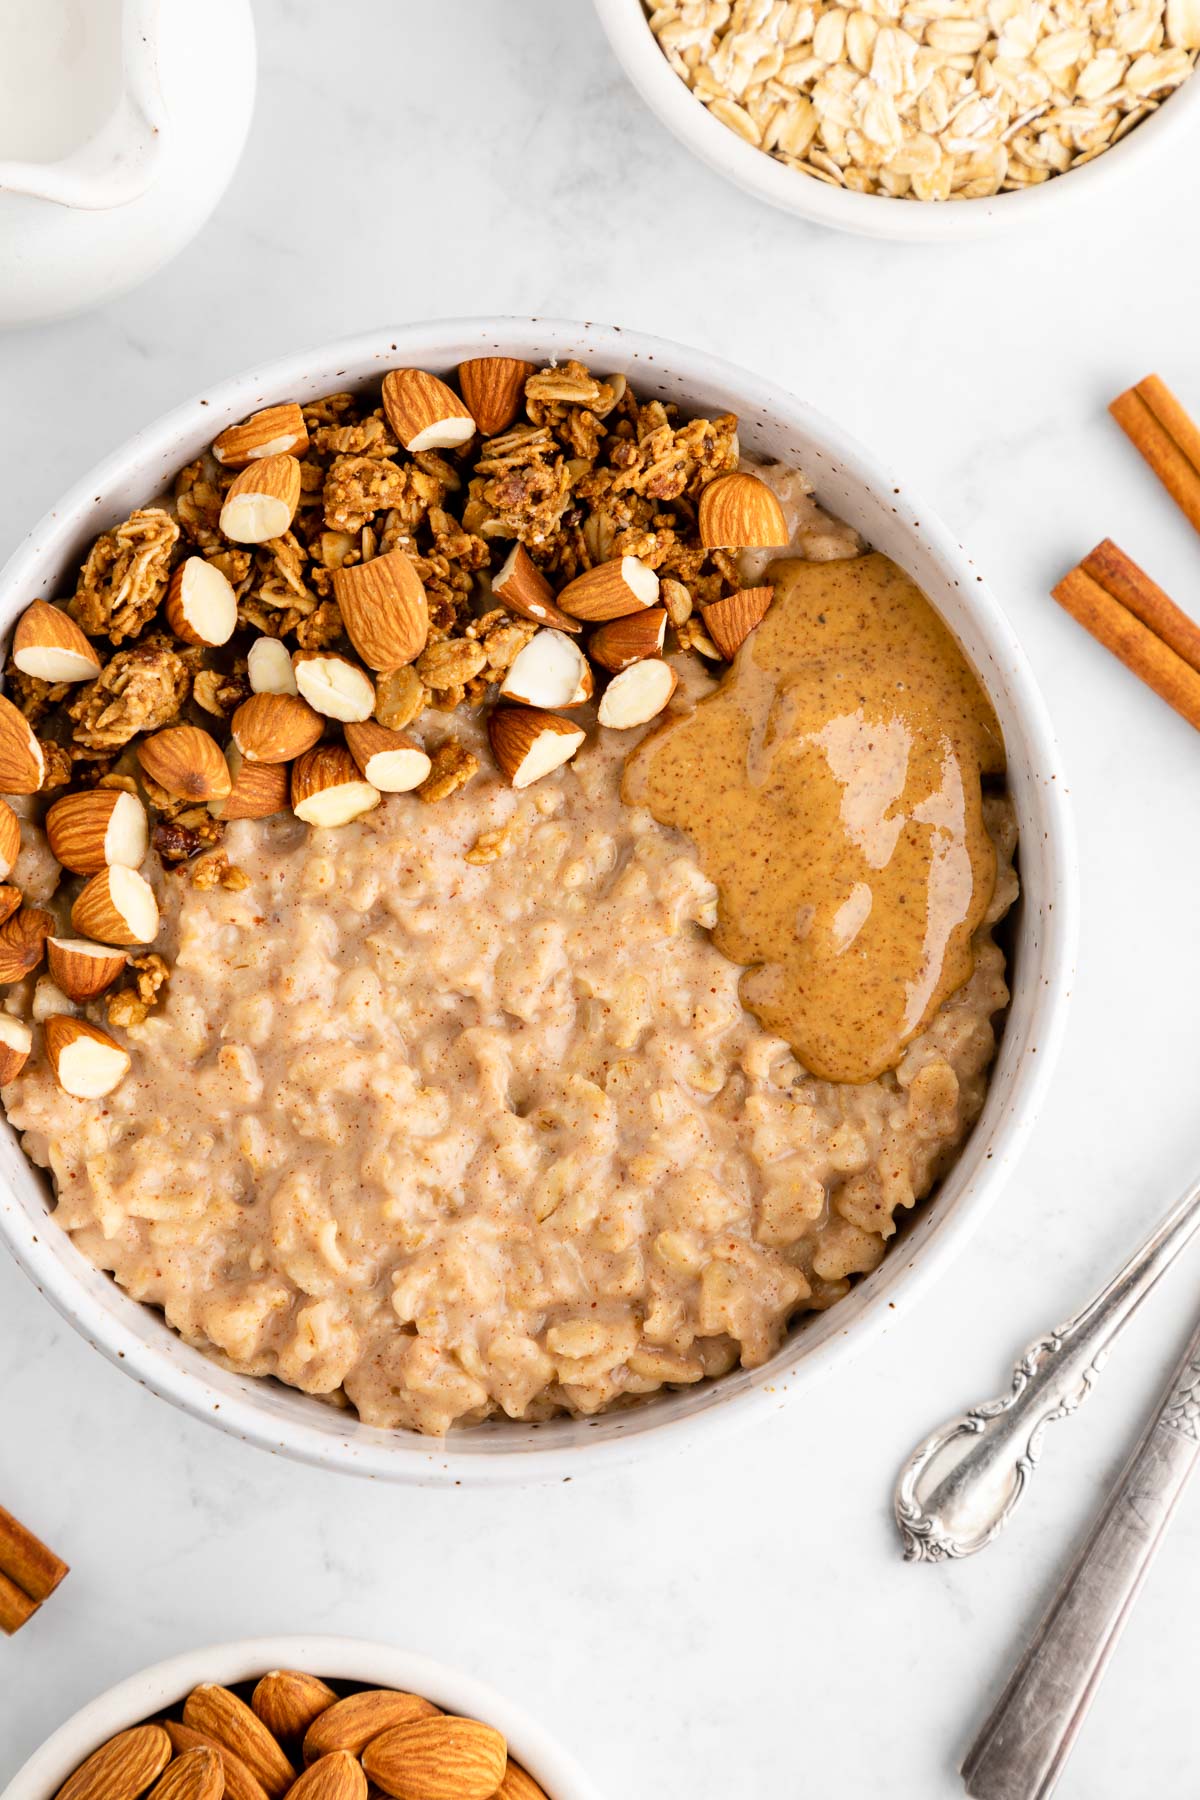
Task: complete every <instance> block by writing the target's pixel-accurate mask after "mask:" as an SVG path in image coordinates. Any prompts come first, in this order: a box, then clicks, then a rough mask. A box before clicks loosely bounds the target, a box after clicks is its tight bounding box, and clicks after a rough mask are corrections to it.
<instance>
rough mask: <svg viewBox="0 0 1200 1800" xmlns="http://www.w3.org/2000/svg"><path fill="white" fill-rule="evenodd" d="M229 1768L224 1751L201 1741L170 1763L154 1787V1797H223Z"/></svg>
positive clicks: (189, 1799) (219, 1799)
mask: <svg viewBox="0 0 1200 1800" xmlns="http://www.w3.org/2000/svg"><path fill="white" fill-rule="evenodd" d="M224 1792H225V1770H224V1769H223V1768H222V1766H221V1752H220V1751H219V1750H210V1749H208V1748H207V1746H205V1745H203V1744H200V1745H197V1747H196V1748H195V1749H194V1750H185V1751H184V1753H183V1755H182V1756H177V1757H176V1758H175V1760H174V1762H172V1763H171V1764H169V1765H168V1767H167V1769H166V1770H165V1772H164V1773H163V1774H162V1775H160V1776H159V1778H158V1780H157V1781H156V1782H155V1784H154V1786H153V1787H152V1788H151V1790H150V1800H222V1796H223V1794H224Z"/></svg>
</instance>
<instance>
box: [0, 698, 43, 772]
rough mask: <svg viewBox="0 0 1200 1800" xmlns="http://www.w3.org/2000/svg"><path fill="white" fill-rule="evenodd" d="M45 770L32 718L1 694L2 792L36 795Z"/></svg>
mask: <svg viewBox="0 0 1200 1800" xmlns="http://www.w3.org/2000/svg"><path fill="white" fill-rule="evenodd" d="M45 773H46V762H45V758H44V757H43V755H42V746H41V745H40V744H39V743H38V741H37V739H36V738H35V737H34V735H33V731H32V729H31V727H30V724H29V720H28V719H27V718H26V717H25V714H24V713H23V712H18V710H17V708H16V707H15V706H14V705H13V703H12V701H11V700H6V699H5V698H4V695H3V694H0V794H36V793H37V791H38V789H39V788H40V787H41V785H42V777H43V776H44V775H45Z"/></svg>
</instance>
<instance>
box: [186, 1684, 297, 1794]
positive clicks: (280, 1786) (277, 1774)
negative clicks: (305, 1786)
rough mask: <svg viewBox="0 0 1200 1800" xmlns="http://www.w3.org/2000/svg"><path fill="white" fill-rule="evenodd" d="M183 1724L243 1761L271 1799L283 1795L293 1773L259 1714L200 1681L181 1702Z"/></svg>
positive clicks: (227, 1692)
mask: <svg viewBox="0 0 1200 1800" xmlns="http://www.w3.org/2000/svg"><path fill="white" fill-rule="evenodd" d="M183 1722H184V1724H185V1725H190V1726H191V1728H192V1730H193V1731H203V1732H204V1733H205V1734H206V1736H208V1737H211V1738H215V1739H216V1741H217V1743H218V1744H222V1745H223V1746H224V1747H225V1749H226V1750H232V1752H233V1754H234V1755H235V1756H236V1757H237V1758H238V1759H239V1760H240V1761H241V1762H243V1763H244V1764H245V1765H246V1767H247V1768H248V1769H249V1771H250V1773H251V1774H252V1775H253V1776H254V1777H255V1778H256V1779H257V1780H258V1781H260V1782H261V1783H262V1785H263V1787H264V1788H265V1789H266V1791H267V1793H268V1794H270V1795H271V1797H272V1800H278V1797H279V1796H280V1795H283V1794H286V1793H287V1791H288V1789H289V1788H290V1787H291V1786H292V1784H293V1782H294V1781H295V1779H296V1771H295V1769H293V1767H292V1765H291V1763H290V1762H289V1761H288V1759H287V1757H286V1756H285V1755H284V1753H283V1751H282V1750H281V1749H280V1747H279V1745H278V1744H277V1743H276V1741H275V1739H274V1738H273V1737H272V1736H271V1733H270V1732H269V1731H268V1730H267V1728H266V1726H265V1725H264V1724H263V1722H262V1720H261V1719H260V1718H259V1717H258V1714H257V1713H255V1712H252V1711H251V1709H250V1707H248V1706H247V1705H246V1702H245V1701H244V1700H239V1699H238V1697H237V1695H236V1694H234V1693H231V1692H230V1690H229V1689H228V1688H226V1687H219V1686H218V1685H217V1684H216V1683H215V1682H202V1683H201V1685H200V1686H199V1687H196V1688H193V1689H192V1691H191V1693H190V1694H189V1695H188V1697H187V1699H186V1700H185V1701H184V1703H183Z"/></svg>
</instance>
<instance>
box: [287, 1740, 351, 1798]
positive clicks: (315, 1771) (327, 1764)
mask: <svg viewBox="0 0 1200 1800" xmlns="http://www.w3.org/2000/svg"><path fill="white" fill-rule="evenodd" d="M287 1800H367V1778H366V1776H365V1775H364V1774H363V1772H362V1764H361V1763H360V1762H359V1760H358V1758H357V1757H356V1756H351V1754H350V1752H349V1751H348V1750H331V1751H330V1753H329V1755H328V1756H321V1757H318V1758H317V1760H316V1762H315V1763H310V1764H309V1766H308V1768H307V1769H305V1771H304V1773H303V1775H301V1777H300V1779H299V1781H298V1782H297V1783H296V1785H295V1787H293V1788H292V1789H291V1790H290V1791H289V1793H288V1797H287Z"/></svg>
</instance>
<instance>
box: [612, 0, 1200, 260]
mask: <svg viewBox="0 0 1200 1800" xmlns="http://www.w3.org/2000/svg"><path fill="white" fill-rule="evenodd" d="M593 5H594V6H595V9H596V12H597V15H598V16H599V19H600V23H601V25H602V26H603V28H604V31H605V34H606V36H607V38H608V41H609V43H610V45H611V47H612V50H613V53H614V55H615V56H616V58H617V60H618V62H619V63H620V64H621V66H622V68H623V69H624V70H625V73H626V75H627V76H628V77H629V80H630V81H631V82H632V84H633V86H634V87H635V88H636V89H637V91H638V93H639V94H640V95H641V97H642V99H643V100H644V101H645V102H646V104H647V106H648V107H649V108H650V110H651V111H652V112H653V113H655V114H657V116H658V118H659V119H660V121H661V122H662V123H663V124H664V125H665V126H666V127H667V129H668V130H669V131H670V132H672V133H673V134H674V136H675V137H677V138H678V139H679V141H680V142H681V143H682V144H684V145H685V146H686V148H687V149H689V150H690V151H691V152H692V154H693V155H694V156H698V157H699V158H700V160H701V162H704V163H707V164H708V166H709V168H710V169H713V170H715V171H716V173H717V174H718V175H723V176H724V177H725V178H726V180H728V181H732V182H733V183H734V184H735V185H736V186H738V187H740V188H742V189H743V190H744V191H745V192H747V193H750V194H753V195H755V197H756V198H757V199H759V200H764V201H766V202H767V204H768V205H769V206H775V207H778V208H779V209H780V210H781V211H783V212H789V213H793V214H795V215H796V216H798V217H800V218H806V219H811V220H813V221H814V222H815V223H816V224H819V225H827V226H829V227H831V228H832V229H833V230H835V231H848V232H851V233H853V234H854V235H856V236H861V237H878V238H887V239H890V240H891V241H893V242H897V243H945V242H947V241H953V242H963V241H965V240H966V239H968V238H979V237H990V236H994V235H996V234H997V233H1006V232H1008V231H1012V230H1017V229H1024V228H1025V227H1026V226H1041V225H1043V224H1045V223H1046V221H1047V219H1048V217H1052V216H1053V215H1054V213H1055V209H1056V208H1061V207H1062V205H1063V204H1064V203H1065V202H1066V200H1070V201H1071V202H1072V203H1074V202H1075V201H1081V202H1083V201H1086V202H1087V203H1088V204H1089V205H1090V204H1091V202H1092V201H1093V200H1095V199H1097V198H1099V197H1102V196H1103V195H1104V194H1105V193H1108V192H1109V191H1110V189H1111V188H1112V187H1113V186H1114V185H1115V183H1116V182H1117V181H1124V180H1125V179H1126V178H1127V177H1132V176H1133V175H1134V174H1135V173H1136V172H1138V171H1142V172H1144V171H1145V169H1146V165H1147V163H1148V161H1149V160H1150V159H1151V158H1153V157H1157V156H1158V155H1159V154H1160V152H1161V151H1162V150H1163V149H1164V148H1165V146H1166V143H1167V138H1168V135H1169V134H1171V133H1178V132H1179V131H1181V130H1183V129H1185V128H1186V127H1187V125H1188V124H1189V123H1191V124H1195V123H1196V122H1197V119H1200V69H1198V70H1197V71H1196V73H1195V74H1194V75H1192V76H1190V77H1189V78H1188V79H1187V80H1186V81H1184V82H1183V83H1181V85H1180V86H1179V87H1178V88H1176V89H1175V90H1174V92H1173V93H1171V94H1169V95H1168V96H1167V97H1166V99H1165V100H1163V101H1162V102H1161V104H1160V105H1159V107H1158V109H1157V111H1156V112H1154V113H1153V114H1152V115H1151V116H1150V117H1149V118H1148V119H1143V120H1142V122H1141V123H1140V124H1139V125H1138V126H1137V127H1136V129H1135V130H1133V131H1130V132H1128V133H1127V134H1126V135H1125V137H1123V138H1122V139H1121V140H1120V141H1119V142H1118V143H1116V144H1114V145H1113V146H1112V148H1111V149H1110V150H1106V151H1105V152H1104V153H1103V155H1101V156H1097V157H1094V158H1093V159H1092V161H1091V162H1088V163H1083V164H1081V165H1080V167H1079V168H1077V169H1071V170H1068V171H1067V174H1066V175H1065V176H1063V175H1057V176H1054V177H1053V178H1052V179H1051V180H1049V181H1044V182H1041V183H1039V184H1038V185H1037V186H1036V187H1029V188H1025V189H1022V190H1020V191H1019V192H1015V193H1007V194H996V195H993V196H992V197H990V198H986V199H978V200H953V201H915V200H896V199H892V198H890V197H889V196H887V195H884V194H855V193H851V192H850V191H849V190H848V189H846V188H839V187H833V186H830V185H827V184H826V183H825V182H823V181H818V180H817V179H816V178H815V177H814V176H812V175H804V174H801V172H800V171H799V170H798V169H790V168H788V166H787V164H786V163H781V162H778V161H777V160H776V159H775V158H774V157H773V156H770V155H768V154H767V153H766V152H765V151H762V150H757V149H755V147H754V146H753V145H752V144H748V143H746V142H745V140H744V139H742V138H740V137H738V135H737V133H736V132H735V131H732V130H730V128H729V127H728V126H727V125H722V124H721V123H720V121H719V120H718V119H714V118H713V116H712V114H711V113H710V112H709V111H708V108H707V107H706V106H704V105H703V103H702V102H701V101H699V100H697V99H696V97H695V95H694V94H693V93H692V92H691V90H690V89H689V88H688V87H687V86H686V84H685V83H684V82H683V81H681V80H680V78H679V76H678V75H676V73H675V71H674V70H673V69H672V67H671V65H670V63H669V62H668V61H667V59H666V56H665V55H664V54H663V52H662V50H661V49H660V47H659V44H658V40H657V39H656V38H655V36H654V34H653V32H652V31H651V30H650V24H649V20H648V19H647V17H646V14H645V12H644V11H643V8H642V0H593ZM1188 109H1190V110H1188ZM1067 183H1069V184H1070V185H1069V189H1068V192H1067V195H1066V196H1060V194H1059V189H1060V188H1062V187H1064V186H1065V185H1066V184H1067ZM1105 183H1107V186H1105V185H1104V184H1105Z"/></svg>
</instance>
